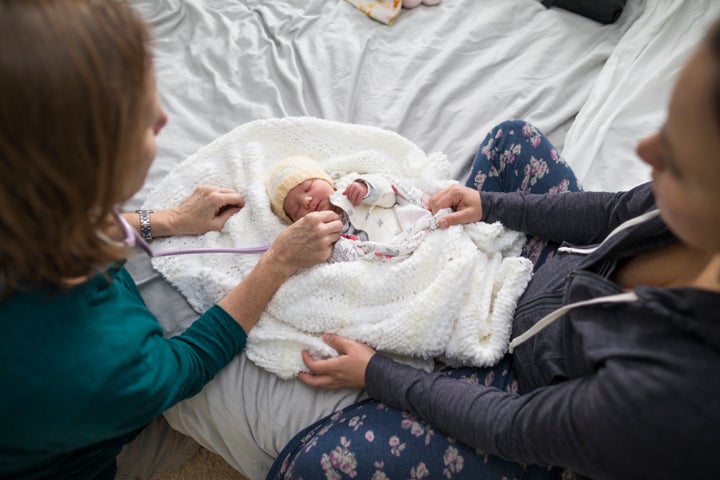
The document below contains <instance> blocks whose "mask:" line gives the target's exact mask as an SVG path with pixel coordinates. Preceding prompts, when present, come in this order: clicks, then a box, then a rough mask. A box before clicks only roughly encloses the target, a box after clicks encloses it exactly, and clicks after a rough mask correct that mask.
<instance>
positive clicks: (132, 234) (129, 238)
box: [116, 213, 270, 257]
mask: <svg viewBox="0 0 720 480" xmlns="http://www.w3.org/2000/svg"><path fill="white" fill-rule="evenodd" d="M116 217H117V219H118V221H119V222H120V226H121V228H122V230H123V233H124V234H125V243H126V244H127V245H129V246H131V247H133V246H135V245H137V246H138V247H140V248H141V249H142V250H143V251H145V253H147V254H148V255H149V256H151V257H166V256H169V255H191V254H199V253H263V252H264V251H266V250H267V249H268V248H270V247H266V246H262V247H245V248H187V249H183V250H162V251H160V252H155V251H153V249H152V248H150V244H148V243H147V242H146V241H145V239H144V238H142V237H141V236H140V234H139V233H138V232H137V231H136V230H135V229H134V228H132V227H131V226H130V224H129V223H128V222H127V220H125V219H124V218H123V216H122V215H121V214H119V213H116Z"/></svg>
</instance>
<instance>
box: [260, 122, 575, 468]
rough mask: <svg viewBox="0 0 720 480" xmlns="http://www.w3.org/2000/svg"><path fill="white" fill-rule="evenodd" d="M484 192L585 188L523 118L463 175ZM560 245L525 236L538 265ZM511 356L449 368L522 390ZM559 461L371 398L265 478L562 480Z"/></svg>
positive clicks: (334, 419)
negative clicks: (469, 435)
mask: <svg viewBox="0 0 720 480" xmlns="http://www.w3.org/2000/svg"><path fill="white" fill-rule="evenodd" d="M466 185H467V186H469V187H474V188H477V189H478V190H485V191H507V192H510V191H517V190H521V191H527V192H532V193H548V192H550V193H559V192H567V191H578V190H580V189H581V187H580V185H579V184H578V181H577V179H576V178H575V175H574V173H573V172H572V170H571V169H570V167H569V166H568V165H567V164H566V163H565V161H564V160H563V159H562V158H561V157H560V155H559V153H558V152H557V150H556V149H555V147H553V145H552V144H551V143H550V142H549V140H548V139H547V138H545V136H544V135H543V134H542V133H540V131H539V130H538V129H537V128H535V127H534V126H532V125H530V124H528V123H526V122H523V121H518V120H512V121H507V122H503V123H501V124H500V125H498V126H496V127H495V128H494V129H493V130H491V131H490V133H489V134H488V135H487V136H486V137H485V140H484V141H483V143H482V145H481V146H480V149H479V150H478V153H477V155H476V157H475V160H474V162H473V166H472V169H471V172H470V176H469V178H468V180H467V182H466ZM556 248H557V246H556V245H552V244H548V243H547V242H545V241H543V240H541V239H536V238H531V237H529V238H528V241H527V243H526V245H525V248H524V250H523V255H524V256H526V257H527V258H529V259H531V260H532V261H533V262H534V263H535V264H536V267H537V266H539V265H541V264H542V263H543V262H544V261H545V260H547V259H548V258H549V257H550V256H551V255H552V254H553V252H554V250H555V249H556ZM512 362H513V358H512V356H511V355H506V356H505V357H504V358H503V359H502V360H501V361H500V362H499V363H498V364H497V365H494V366H492V367H484V368H478V367H463V368H448V369H446V371H445V372H446V374H447V375H448V376H450V377H452V378H456V379H457V380H458V381H462V382H468V383H473V384H480V385H485V386H492V387H495V388H498V389H500V390H504V391H508V392H513V393H515V392H517V391H518V383H517V380H516V378H515V370H514V368H513V364H512ZM565 474H566V472H563V471H562V470H561V469H559V468H557V467H544V466H539V465H525V464H520V463H515V462H511V461H507V460H504V459H502V458H499V457H496V456H492V455H486V454H485V453H483V452H482V451H478V450H476V449H474V448H471V447H469V446H467V445H465V444H463V443H460V442H458V441H456V440H454V439H453V438H450V437H448V436H446V435H444V434H443V433H441V432H439V431H437V430H435V429H434V428H433V427H432V426H431V425H429V424H427V423H425V422H424V421H423V420H421V419H420V418H418V417H416V416H414V415H411V414H409V413H406V412H402V411H399V410H397V409H394V408H392V407H389V406H387V405H384V404H382V403H380V402H377V401H375V400H372V399H368V400H365V401H363V402H359V403H356V404H354V405H351V406H349V407H346V408H345V409H343V410H340V411H338V412H335V413H334V414H332V415H330V416H328V417H325V418H323V419H321V420H319V421H318V422H316V423H315V424H313V425H311V426H309V427H307V428H306V429H305V430H304V431H302V432H300V433H299V434H297V435H296V436H295V437H294V438H293V439H292V440H291V441H290V442H289V443H288V445H287V446H286V447H285V448H284V449H283V451H282V452H281V453H280V455H279V456H278V458H277V460H276V461H275V463H274V465H273V467H272V469H271V471H270V473H269V474H268V477H267V478H268V479H305V480H319V479H346V478H353V479H358V480H365V479H368V480H383V479H393V480H403V479H420V478H427V479H436V478H438V479H442V478H447V479H472V480H511V479H524V480H559V479H561V478H563V477H565Z"/></svg>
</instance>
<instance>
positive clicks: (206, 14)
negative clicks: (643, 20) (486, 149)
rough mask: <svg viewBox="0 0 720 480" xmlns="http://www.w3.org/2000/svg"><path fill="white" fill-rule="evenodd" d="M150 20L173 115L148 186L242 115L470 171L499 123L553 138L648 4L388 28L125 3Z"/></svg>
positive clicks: (444, 17) (419, 17) (315, 8)
mask: <svg viewBox="0 0 720 480" xmlns="http://www.w3.org/2000/svg"><path fill="white" fill-rule="evenodd" d="M132 3H133V4H134V5H135V6H136V7H137V9H138V10H139V11H140V12H141V13H142V14H143V15H144V16H145V17H146V18H147V19H148V20H149V21H150V23H151V24H152V25H153V28H154V31H155V35H156V41H155V44H154V51H155V66H156V71H157V78H158V84H159V91H160V96H161V100H162V105H163V107H164V108H165V109H166V111H167V112H168V115H169V118H170V121H169V123H168V125H167V126H166V127H165V129H164V131H163V132H162V134H161V135H160V137H159V139H158V142H159V153H158V158H157V160H156V162H155V164H154V165H153V167H152V169H151V171H150V174H149V178H148V182H147V183H146V185H145V188H143V190H141V191H140V192H139V194H138V195H136V197H135V198H134V199H132V201H131V203H130V205H129V207H132V208H135V207H138V206H139V205H140V204H142V201H143V200H144V198H145V197H146V196H147V194H148V193H149V192H150V191H152V189H153V188H154V186H155V185H157V183H158V181H159V180H160V179H161V178H163V177H164V176H165V175H166V174H167V173H168V172H169V171H170V170H171V169H172V168H173V166H174V165H177V163H178V162H180V161H182V160H183V159H184V158H186V157H188V156H189V155H191V154H192V153H194V152H195V151H197V150H198V149H199V148H200V147H202V146H204V145H206V144H208V143H210V142H211V141H212V140H214V139H216V138H217V137H219V136H221V135H222V134H224V133H226V132H228V131H230V130H232V129H233V128H235V127H237V126H238V125H240V124H243V123H246V122H249V121H252V120H256V119H259V118H273V117H284V116H302V115H309V116H314V117H318V118H325V119H329V120H337V121H343V122H350V123H359V124H366V125H374V126H379V127H382V128H387V129H389V130H392V131H395V132H397V133H399V134H401V135H403V136H404V137H406V138H408V139H409V140H411V141H413V142H414V143H415V144H417V145H418V146H420V147H421V148H422V149H423V150H425V151H426V152H427V153H429V152H432V151H442V152H444V153H445V154H446V155H447V156H448V158H450V159H451V163H452V175H453V177H454V178H457V179H458V180H461V179H464V177H465V175H466V174H467V171H468V169H469V165H470V161H471V159H472V157H473V154H474V152H475V150H476V148H477V146H478V144H479V143H480V141H481V140H482V138H483V137H484V135H485V133H486V132H487V131H488V130H489V129H490V128H491V127H492V126H493V125H495V124H496V123H498V122H500V121H502V120H506V119H510V118H523V119H527V120H530V121H532V122H533V123H535V124H536V125H537V126H538V127H540V128H541V129H542V130H543V131H544V132H545V133H546V134H547V135H549V136H550V138H551V139H552V140H553V141H555V142H556V143H557V145H558V146H561V145H562V143H563V138H564V135H565V132H566V131H567V129H568V128H569V126H570V124H571V122H572V121H573V119H574V118H575V115H576V114H577V113H578V111H579V110H580V109H581V107H582V106H583V104H584V103H585V101H586V99H587V97H588V95H589V93H590V90H591V88H592V86H593V83H594V81H595V78H596V77H597V75H598V74H599V72H600V69H601V68H602V66H603V64H604V62H605V60H606V59H607V58H608V56H609V55H610V54H611V53H612V51H613V49H614V47H615V45H616V44H617V43H618V42H619V40H620V39H621V38H622V35H623V34H624V32H625V31H626V30H627V29H628V28H629V26H630V25H631V24H632V22H633V21H634V20H635V18H637V17H638V16H639V15H640V13H641V12H642V10H643V7H644V0H630V2H628V6H627V8H626V9H625V12H624V14H623V16H622V17H621V18H620V20H619V21H618V22H617V23H616V24H613V25H609V26H603V25H600V24H599V23H597V22H594V21H592V20H589V19H587V18H584V17H581V16H579V15H575V14H572V13H570V12H567V11H565V10H560V9H546V8H545V7H543V6H542V5H541V4H540V2H539V1H537V0H502V1H494V0H492V1H491V0H445V1H443V2H442V3H441V4H440V5H438V6H435V7H425V6H423V7H419V8H416V9H413V10H404V11H403V13H402V14H401V15H400V16H399V17H398V19H397V20H396V22H395V23H394V24H393V25H392V26H386V25H383V24H380V23H378V22H374V21H372V20H370V19H369V18H368V17H367V16H365V15H364V14H362V13H361V12H360V11H359V10H357V9H356V8H354V7H353V6H352V5H351V4H350V3H348V2H346V1H345V0H286V1H276V2H270V1H263V0H244V1H243V0H202V1H201V0H133V1H132Z"/></svg>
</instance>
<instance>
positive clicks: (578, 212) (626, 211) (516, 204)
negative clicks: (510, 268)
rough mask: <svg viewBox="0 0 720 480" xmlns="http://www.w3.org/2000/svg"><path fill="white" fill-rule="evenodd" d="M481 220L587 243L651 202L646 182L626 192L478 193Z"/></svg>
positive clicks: (537, 234)
mask: <svg viewBox="0 0 720 480" xmlns="http://www.w3.org/2000/svg"><path fill="white" fill-rule="evenodd" d="M480 197H481V201H482V206H483V218H482V220H483V221H486V222H495V221H500V222H501V223H502V224H503V225H504V226H505V227H507V228H510V229H513V230H518V231H522V232H525V233H528V234H531V235H535V236H538V237H541V238H545V239H548V240H553V241H556V242H562V241H568V242H571V243H578V244H591V243H596V242H600V241H602V240H603V239H604V238H605V236H606V235H607V234H608V233H609V232H610V231H611V230H612V229H613V228H615V227H616V226H618V225H619V224H621V223H622V222H624V221H626V220H629V219H630V218H633V217H635V216H637V215H640V214H641V213H644V212H645V211H647V210H648V209H650V208H652V207H653V205H654V198H653V196H652V192H651V191H650V187H649V185H647V184H646V185H641V186H639V187H636V188H635V189H633V190H630V191H628V192H620V193H611V192H570V193H561V194H545V195H538V194H529V193H525V192H512V193H497V192H480Z"/></svg>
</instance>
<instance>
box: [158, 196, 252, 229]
mask: <svg viewBox="0 0 720 480" xmlns="http://www.w3.org/2000/svg"><path fill="white" fill-rule="evenodd" d="M244 205H245V200H244V199H243V196H242V194H240V193H239V192H236V191H235V190H231V189H229V188H221V187H213V186H209V185H200V186H198V187H196V188H195V191H193V193H192V194H191V195H190V196H189V197H187V198H186V199H185V200H183V201H182V202H181V203H180V205H178V206H177V207H175V208H173V209H170V210H169V211H168V215H169V216H170V219H169V222H168V223H169V225H170V226H171V229H172V232H170V233H168V235H202V234H203V233H207V232H210V231H217V230H220V229H221V228H222V227H223V226H224V225H225V222H227V220H228V219H229V218H230V217H231V216H232V215H234V214H236V213H237V212H239V211H240V209H241V208H242V207H243V206H244ZM160 213H162V212H158V214H160Z"/></svg>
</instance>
